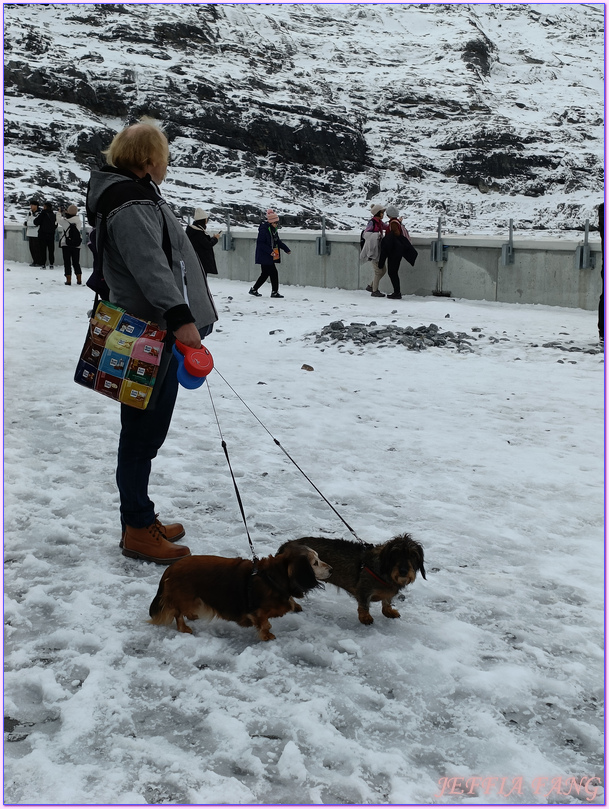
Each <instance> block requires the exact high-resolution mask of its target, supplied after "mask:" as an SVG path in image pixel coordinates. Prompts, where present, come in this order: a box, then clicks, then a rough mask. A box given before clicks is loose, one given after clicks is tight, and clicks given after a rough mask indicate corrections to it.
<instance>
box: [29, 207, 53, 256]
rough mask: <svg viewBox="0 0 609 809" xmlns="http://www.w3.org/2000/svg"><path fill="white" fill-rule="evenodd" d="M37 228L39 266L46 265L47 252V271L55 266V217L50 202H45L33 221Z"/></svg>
mask: <svg viewBox="0 0 609 809" xmlns="http://www.w3.org/2000/svg"><path fill="white" fill-rule="evenodd" d="M34 225H36V226H37V227H38V241H39V243H40V265H41V267H44V266H45V265H46V259H47V252H48V254H49V269H51V270H52V269H53V267H54V265H55V231H56V230H57V217H56V216H55V211H54V210H53V205H52V204H51V203H50V202H45V203H44V204H43V206H42V211H41V212H40V213H39V214H38V216H37V217H36V218H35V219H34Z"/></svg>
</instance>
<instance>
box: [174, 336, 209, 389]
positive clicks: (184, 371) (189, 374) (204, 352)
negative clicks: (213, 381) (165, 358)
mask: <svg viewBox="0 0 609 809" xmlns="http://www.w3.org/2000/svg"><path fill="white" fill-rule="evenodd" d="M171 350H172V352H173V355H174V357H175V358H176V359H177V361H178V382H179V383H180V385H182V387H184V388H189V389H190V390H193V389H194V388H200V387H201V385H202V384H203V383H204V382H205V378H206V377H207V376H208V375H209V374H210V373H211V372H212V371H213V368H214V360H213V357H212V355H211V353H210V351H209V349H207V348H206V347H205V346H203V345H202V346H201V347H200V348H189V346H186V345H184V343H181V342H180V341H179V340H176V341H175V343H174V345H173V347H172V349H171Z"/></svg>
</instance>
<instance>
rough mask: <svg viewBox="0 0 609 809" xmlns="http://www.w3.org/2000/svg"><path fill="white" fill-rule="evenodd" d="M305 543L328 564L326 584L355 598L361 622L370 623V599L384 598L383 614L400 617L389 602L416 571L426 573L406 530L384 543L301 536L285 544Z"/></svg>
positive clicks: (410, 580)
mask: <svg viewBox="0 0 609 809" xmlns="http://www.w3.org/2000/svg"><path fill="white" fill-rule="evenodd" d="M295 545H296V546H299V545H306V546H307V547H308V548H312V549H313V550H314V551H317V553H318V554H319V555H320V556H321V557H322V558H323V559H324V560H325V561H326V562H327V563H328V564H329V565H330V566H331V568H332V573H331V574H330V576H329V577H328V580H327V581H328V583H329V584H335V585H336V586H337V587H342V589H343V590H346V591H347V592H348V593H351V595H352V596H354V597H355V598H356V599H357V614H358V617H359V619H360V621H361V622H362V624H371V623H373V622H374V618H373V617H372V615H370V602H371V601H382V602H383V615H385V616H386V617H387V618H399V617H400V613H399V612H398V611H397V610H396V609H394V608H393V606H392V604H391V602H392V600H393V598H394V597H395V596H396V595H397V593H398V592H399V591H400V590H401V589H402V588H403V587H405V586H406V585H407V584H412V582H413V581H414V580H415V579H416V576H417V571H420V572H421V575H422V576H423V578H424V579H426V578H427V576H426V575H425V566H424V562H425V560H424V557H423V548H422V547H421V546H420V545H419V543H418V542H415V540H414V539H412V537H411V536H410V535H409V534H401V535H400V536H397V537H394V538H393V539H392V540H390V541H389V542H386V543H385V544H384V545H371V544H369V543H360V542H353V541H351V540H347V539H325V538H324V537H302V538H301V539H295V540H293V541H292V542H286V543H284V544H283V545H282V546H281V547H280V548H279V553H281V552H282V551H285V550H286V549H287V548H290V547H294V546H295Z"/></svg>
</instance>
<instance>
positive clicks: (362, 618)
mask: <svg viewBox="0 0 609 809" xmlns="http://www.w3.org/2000/svg"><path fill="white" fill-rule="evenodd" d="M357 617H358V618H359V622H360V624H366V625H367V626H369V625H370V624H373V623H374V618H373V617H372V615H370V613H369V612H360V613H358V616H357Z"/></svg>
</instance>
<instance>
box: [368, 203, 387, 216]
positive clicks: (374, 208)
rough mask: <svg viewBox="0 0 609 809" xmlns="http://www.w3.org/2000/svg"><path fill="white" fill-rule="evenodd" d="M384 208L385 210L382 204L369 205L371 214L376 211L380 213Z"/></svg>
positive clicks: (374, 213) (373, 214) (375, 213)
mask: <svg viewBox="0 0 609 809" xmlns="http://www.w3.org/2000/svg"><path fill="white" fill-rule="evenodd" d="M384 210H385V208H384V206H383V205H371V206H370V213H371V214H372V216H376V215H377V213H380V212H381V211H384Z"/></svg>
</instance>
